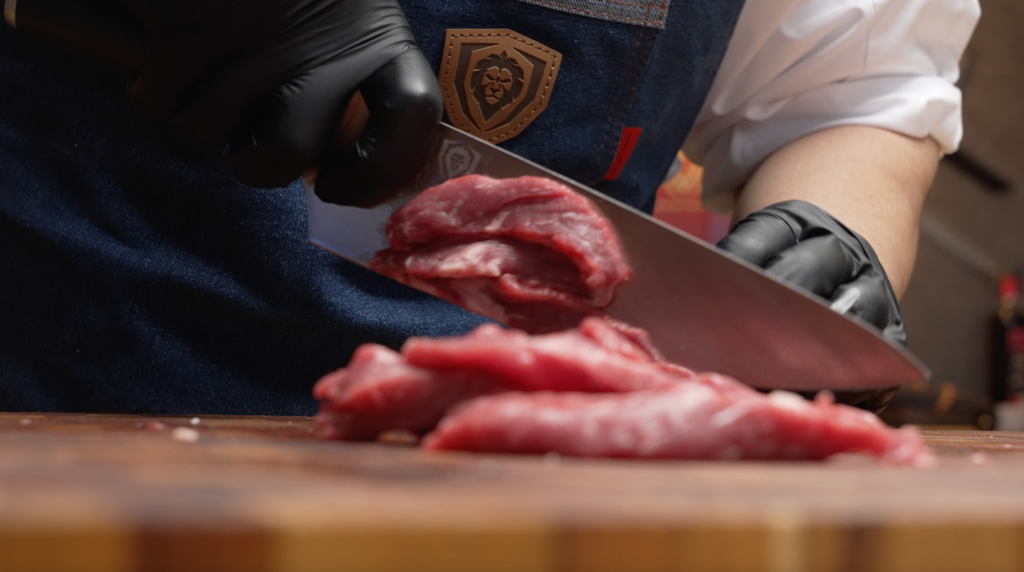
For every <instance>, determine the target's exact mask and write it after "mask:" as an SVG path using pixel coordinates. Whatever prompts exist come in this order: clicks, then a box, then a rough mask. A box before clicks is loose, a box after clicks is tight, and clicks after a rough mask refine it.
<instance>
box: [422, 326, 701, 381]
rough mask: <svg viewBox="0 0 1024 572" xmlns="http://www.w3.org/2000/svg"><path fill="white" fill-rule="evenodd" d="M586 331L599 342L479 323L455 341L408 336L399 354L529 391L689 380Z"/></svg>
mask: <svg viewBox="0 0 1024 572" xmlns="http://www.w3.org/2000/svg"><path fill="white" fill-rule="evenodd" d="M591 320H593V321H595V322H596V321H599V320H597V319H596V318H591ZM587 329H588V331H591V332H595V331H597V332H600V336H599V337H600V339H601V341H602V343H598V341H596V340H595V339H594V338H592V337H588V336H586V335H583V334H582V333H580V331H579V330H566V331H563V332H555V333H550V334H542V335H537V336H530V335H528V334H526V333H525V332H521V331H518V330H505V329H502V328H500V327H498V326H496V325H493V324H485V325H483V326H480V327H478V328H477V329H475V330H473V331H472V332H471V333H470V334H468V335H466V336H462V337H457V338H440V339H433V338H411V339H410V340H409V341H407V342H406V343H405V345H404V346H403V347H402V355H403V356H404V357H405V359H406V360H407V361H408V362H409V363H410V364H411V365H414V366H417V367H421V368H425V369H431V370H445V371H474V372H479V373H481V374H485V375H488V376H490V377H493V378H494V379H498V380H502V381H503V382H505V383H507V384H509V385H510V386H513V387H519V388H521V389H525V390H530V391H537V390H553V391H585V392H623V391H635V390H638V389H666V388H672V387H675V386H677V385H678V384H679V383H680V382H682V381H683V380H685V379H687V377H688V376H692V372H689V371H688V370H686V369H684V368H678V370H677V371H667V370H666V369H665V368H663V367H661V365H660V364H659V363H658V362H655V361H654V360H653V359H652V358H651V357H650V356H649V354H647V353H646V351H645V350H644V349H643V348H641V347H640V346H637V345H636V344H634V343H633V342H631V341H630V340H629V339H628V338H626V337H625V336H623V335H621V334H619V333H618V332H616V331H614V330H612V329H611V328H610V327H607V328H602V327H601V326H599V325H597V324H588V326H587Z"/></svg>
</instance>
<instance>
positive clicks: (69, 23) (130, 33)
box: [4, 0, 146, 71]
mask: <svg viewBox="0 0 1024 572" xmlns="http://www.w3.org/2000/svg"><path fill="white" fill-rule="evenodd" d="M4 19H5V20H7V23H8V24H10V25H11V26H12V27H14V28H16V29H18V30H21V31H24V32H28V33H31V34H34V35H37V36H41V37H44V38H47V39H50V40H54V41H57V42H60V43H62V44H64V45H67V46H69V47H72V48H77V49H79V50H82V51H85V52H88V53H91V54H93V55H95V56H99V57H100V58H101V59H103V60H104V61H106V62H108V63H111V64H113V65H116V66H118V67H121V68H124V69H127V70H130V71H138V70H140V69H142V63H143V58H144V55H145V53H146V30H145V29H144V28H143V27H142V25H141V24H140V23H139V22H138V21H136V20H135V19H134V18H132V15H131V13H129V12H128V9H127V8H125V7H124V6H123V5H122V4H121V3H120V2H119V1H117V0H4Z"/></svg>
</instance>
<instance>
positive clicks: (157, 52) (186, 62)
mask: <svg viewBox="0 0 1024 572" xmlns="http://www.w3.org/2000/svg"><path fill="white" fill-rule="evenodd" d="M126 4H128V5H129V7H130V8H132V4H137V2H126ZM170 5H173V4H170ZM133 13H134V14H135V15H136V17H137V18H138V19H139V20H140V21H142V22H143V23H144V25H145V26H146V28H147V30H148V33H149V40H150V41H149V45H148V49H147V52H146V57H145V63H144V65H143V67H142V69H141V70H140V71H139V73H138V75H137V76H136V77H135V78H133V79H132V81H130V82H129V84H128V97H129V99H131V102H132V104H133V105H134V106H135V107H136V108H137V109H138V110H140V111H141V112H142V113H144V114H147V115H149V116H152V117H159V118H163V119H167V118H170V117H171V116H173V115H174V114H175V113H176V112H177V111H178V110H179V109H180V107H181V105H182V100H183V99H184V98H185V97H186V96H187V95H188V91H189V90H190V88H191V87H192V86H193V85H195V83H196V82H197V81H200V80H201V78H204V77H209V76H210V75H211V74H213V73H215V70H217V69H218V68H221V67H223V66H224V64H225V62H226V61H227V58H229V57H230V56H231V55H232V54H234V53H235V50H234V49H233V47H234V46H232V45H231V42H232V40H236V38H235V36H233V35H232V34H231V30H224V29H223V25H222V22H221V21H220V20H219V19H214V20H210V19H205V18H200V17H196V18H194V21H191V20H193V19H192V18H189V20H190V26H191V27H190V28H189V31H188V34H180V33H178V31H177V30H175V25H176V21H177V20H181V19H184V18H187V16H186V15H184V14H176V13H171V14H166V15H153V14H149V13H148V12H147V11H145V10H144V9H140V8H138V7H134V9H133ZM237 25H239V24H238V23H236V24H235V26H237ZM235 26H232V27H235ZM236 41H237V40H236Z"/></svg>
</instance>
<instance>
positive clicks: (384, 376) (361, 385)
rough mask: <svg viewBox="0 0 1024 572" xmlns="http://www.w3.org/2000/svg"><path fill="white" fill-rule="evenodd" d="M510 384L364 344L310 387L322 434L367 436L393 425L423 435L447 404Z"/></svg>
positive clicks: (447, 406)
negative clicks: (428, 365) (435, 367)
mask: <svg viewBox="0 0 1024 572" xmlns="http://www.w3.org/2000/svg"><path fill="white" fill-rule="evenodd" d="M507 389H510V388H509V387H506V386H501V385H500V383H498V382H494V381H493V380H490V379H488V378H485V377H483V376H481V375H479V374H477V373H475V372H435V371H431V370H427V369H422V368H418V367H414V366H410V365H409V364H407V363H406V362H405V360H404V359H403V358H402V356H400V355H399V354H398V353H397V352H395V351H394V350H392V349H390V348H387V347H384V346H381V345H377V344H364V345H362V346H359V348H358V349H356V351H355V354H353V356H352V360H351V361H350V362H349V365H348V366H347V367H345V368H342V369H339V370H338V371H335V372H333V373H329V374H327V375H325V376H324V377H323V378H321V379H320V380H319V381H318V382H317V383H316V385H315V386H314V387H313V396H314V397H315V398H316V399H317V400H319V401H320V411H319V412H318V413H317V416H316V422H317V426H318V427H319V428H320V431H321V433H322V434H323V435H324V436H325V437H328V438H333V439H348V440H367V439H373V438H375V437H377V435H379V434H380V433H382V432H383V431H387V430H393V429H404V430H407V431H411V432H413V433H416V434H423V433H426V432H427V431H429V430H430V429H432V428H433V427H434V426H435V425H436V424H437V422H438V421H439V420H440V419H441V417H442V416H443V415H444V413H445V411H446V410H447V409H448V408H449V407H450V406H451V405H453V404H455V403H459V402H461V401H464V400H466V399H469V398H471V397H476V396H479V395H484V394H487V393H492V392H495V391H498V390H507Z"/></svg>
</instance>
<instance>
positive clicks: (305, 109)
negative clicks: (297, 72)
mask: <svg viewBox="0 0 1024 572" xmlns="http://www.w3.org/2000/svg"><path fill="white" fill-rule="evenodd" d="M350 64H351V62H350V61H349V60H336V61H334V62H331V63H330V64H326V65H322V66H320V67H318V68H317V69H315V70H313V71H311V72H310V73H308V74H306V75H303V76H301V77H297V78H293V79H292V80H290V81H289V82H287V83H286V84H285V85H283V86H281V87H280V88H279V89H277V90H275V91H274V92H273V93H272V94H270V95H269V96H268V97H267V98H266V100H265V101H263V102H261V104H260V105H259V106H258V107H257V108H256V109H255V110H253V111H252V112H251V114H250V117H251V118H250V119H249V121H248V122H247V123H246V124H245V125H243V126H241V127H239V128H237V129H235V130H234V132H233V134H232V137H231V139H230V142H231V148H230V150H229V151H228V156H227V161H228V165H230V167H231V170H232V172H233V173H234V174H235V177H236V178H238V180H239V181H242V182H243V183H245V184H247V185H252V186H254V187H263V188H270V187H280V186H284V185H287V184H288V183H290V182H291V181H293V180H295V179H296V178H297V177H298V176H299V175H301V174H302V172H303V171H306V170H308V169H310V168H312V167H314V166H315V165H316V164H317V163H318V162H319V161H320V159H321V157H322V156H323V154H324V151H325V149H326V148H328V146H329V145H330V142H331V136H332V134H333V132H334V130H335V129H336V128H337V125H338V123H339V121H340V120H341V117H342V114H343V112H344V110H345V107H346V106H347V105H348V102H349V100H350V99H351V97H352V94H353V93H355V90H356V86H357V84H358V83H359V82H360V81H361V80H363V79H364V76H358V75H353V74H351V73H350V69H351V67H350ZM357 69H358V68H357ZM211 109H216V107H211Z"/></svg>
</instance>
